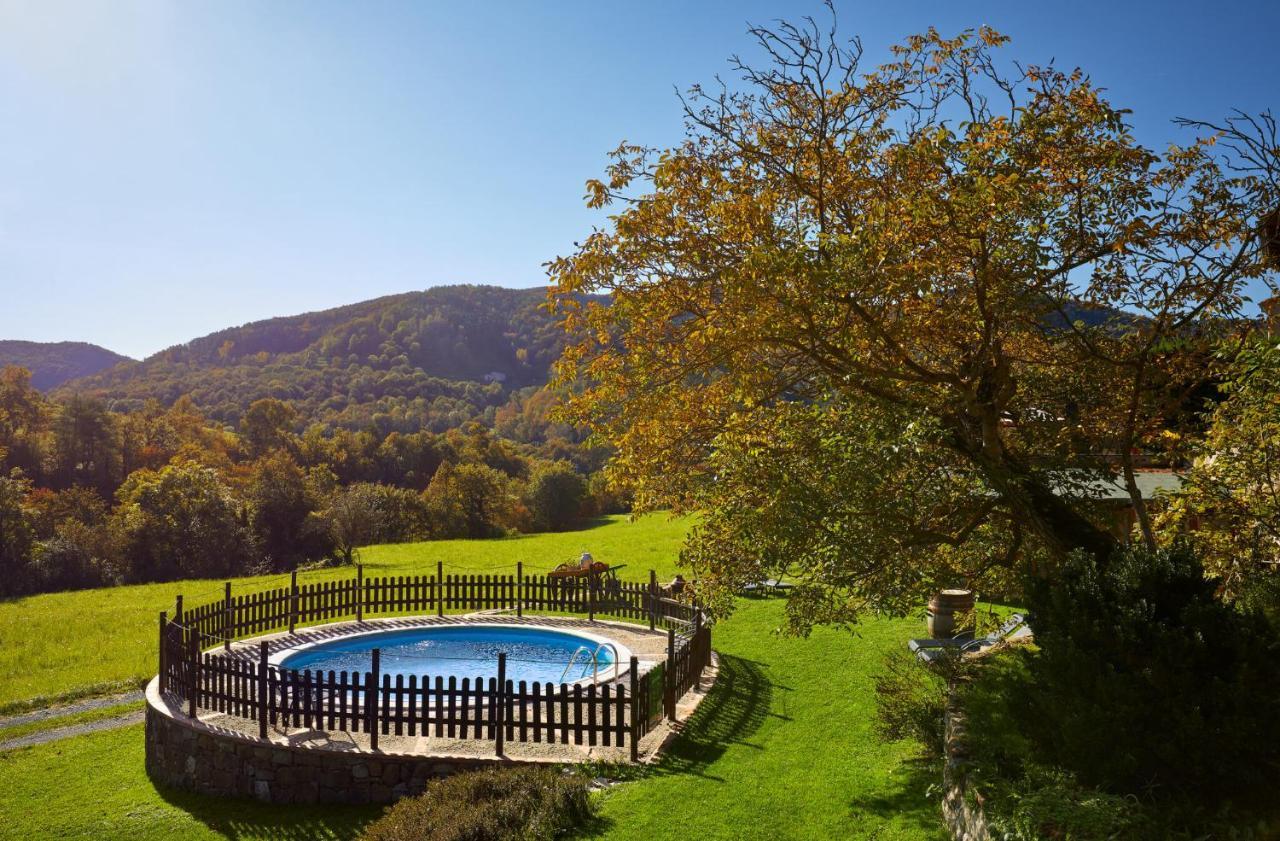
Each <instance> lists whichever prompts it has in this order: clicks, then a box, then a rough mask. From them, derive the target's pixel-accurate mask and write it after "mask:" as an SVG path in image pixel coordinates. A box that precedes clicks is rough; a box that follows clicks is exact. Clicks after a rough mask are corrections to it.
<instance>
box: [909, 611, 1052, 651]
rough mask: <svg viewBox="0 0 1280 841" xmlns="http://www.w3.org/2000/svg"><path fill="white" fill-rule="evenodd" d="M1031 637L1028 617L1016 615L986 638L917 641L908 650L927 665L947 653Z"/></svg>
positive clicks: (979, 648) (912, 642)
mask: <svg viewBox="0 0 1280 841" xmlns="http://www.w3.org/2000/svg"><path fill="white" fill-rule="evenodd" d="M1030 635H1031V629H1030V628H1029V627H1027V617H1026V616H1025V615H1023V614H1021V613H1014V614H1012V615H1010V616H1009V618H1008V619H1006V620H1004V622H1002V623H1001V624H1000V627H999V628H996V629H995V630H994V631H992V632H991V633H989V634H987V635H986V636H985V637H978V638H977V639H968V640H966V639H959V638H955V639H916V640H911V641H910V642H908V643H907V648H908V649H910V650H911V651H914V652H915V653H916V655H917V656H918V657H919V658H920V659H921V660H924V661H925V662H926V663H930V662H933V661H934V660H936V659H938V658H939V657H941V656H943V655H944V654H945V653H947V652H951V651H955V652H960V653H968V652H971V651H981V650H982V649H984V648H990V647H991V646H993V645H995V644H996V643H998V642H1001V641H1003V640H1008V639H1017V638H1021V637H1025V636H1030Z"/></svg>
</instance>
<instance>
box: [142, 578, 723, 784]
mask: <svg viewBox="0 0 1280 841" xmlns="http://www.w3.org/2000/svg"><path fill="white" fill-rule="evenodd" d="M474 610H513V611H515V612H516V613H517V615H519V616H523V614H524V612H525V611H526V610H529V611H531V612H534V613H571V614H587V615H588V616H590V617H592V618H594V617H595V616H597V615H599V616H615V617H622V618H626V619H631V620H636V621H640V622H646V621H647V623H648V625H649V628H650V629H658V628H662V629H664V630H666V631H667V658H666V660H665V662H663V663H660V664H659V665H658V666H657V667H655V668H652V669H650V670H648V671H647V672H645V673H644V674H640V670H639V663H638V660H637V658H635V657H632V658H631V663H630V664H629V665H630V671H629V673H628V674H627V675H626V676H625V678H624V680H622V681H619V682H613V683H601V684H587V685H583V684H581V683H574V684H566V683H559V684H555V683H541V682H526V681H512V680H509V679H507V678H506V657H505V655H501V654H500V655H499V658H498V673H497V675H496V676H493V675H491V676H487V677H486V676H484V675H478V676H476V677H475V678H474V679H472V678H469V677H463V678H461V679H460V680H459V679H458V678H457V677H456V676H449V677H447V678H445V677H443V676H441V675H435V676H431V675H408V676H406V675H403V674H397V675H395V676H394V678H393V677H392V675H389V674H382V673H381V669H380V653H379V651H378V650H376V649H375V650H374V652H373V663H372V669H371V670H370V671H366V672H363V673H362V672H355V671H352V672H342V671H339V672H335V671H320V670H317V671H312V670H310V669H306V670H302V671H297V670H293V669H283V668H279V667H277V666H275V665H272V664H270V663H269V662H268V646H267V643H266V642H262V643H260V644H259V646H258V650H257V651H256V652H249V651H246V650H244V649H243V648H237V649H234V650H233V649H232V648H231V642H232V640H234V639H236V638H239V637H244V636H255V635H260V634H266V633H272V632H276V631H280V630H285V629H287V630H288V631H289V632H290V633H292V632H294V631H295V630H296V628H297V627H298V626H299V625H305V624H311V623H316V622H326V621H335V620H341V619H350V618H356V619H359V620H362V619H364V618H367V617H374V616H393V615H412V614H430V613H435V614H436V615H438V616H443V615H444V614H445V613H447V612H455V611H474ZM210 643H215V644H220V646H221V649H222V650H219V649H218V645H215V646H214V648H213V649H212V650H206V648H207V647H208V646H209V644H210ZM255 655H256V656H255ZM710 661H711V631H710V628H709V627H708V626H707V624H706V619H705V616H704V614H703V612H702V610H701V609H700V608H699V607H698V606H697V605H695V604H692V603H689V602H685V601H680V600H677V599H671V598H667V597H664V596H663V595H662V594H661V591H660V590H659V588H658V586H657V580H656V577H655V576H654V575H653V574H652V573H650V577H649V581H648V582H646V583H633V582H622V581H614V580H604V579H602V578H600V577H598V576H593V577H591V578H582V579H563V578H552V577H549V576H545V575H524V574H523V569H518V571H517V574H516V575H514V576H501V575H445V574H444V570H443V566H442V565H439V566H437V574H436V575H434V576H421V575H420V576H390V577H381V578H366V577H365V576H364V575H363V570H362V569H359V568H358V569H357V575H356V577H355V578H353V579H350V580H345V581H324V582H317V583H312V584H304V585H301V586H299V584H298V581H297V575H296V574H295V575H293V576H292V580H291V582H290V586H289V587H288V588H277V589H273V590H265V591H261V592H257V593H252V594H247V595H239V596H237V595H235V594H234V593H233V592H232V585H231V583H230V582H227V584H226V585H225V591H224V596H223V598H222V600H220V601H217V602H212V603H210V604H205V605H200V606H197V607H184V605H183V602H182V597H181V596H179V597H178V600H177V604H176V606H175V613H174V617H173V618H170V617H169V616H168V614H167V613H161V615H160V669H159V675H160V688H161V691H162V692H165V693H167V694H169V695H170V696H171V697H174V698H175V699H177V700H178V701H180V702H181V703H184V704H185V705H186V707H187V712H188V714H189V715H191V716H193V717H194V716H196V715H197V714H198V713H199V711H200V710H205V711H214V712H219V713H225V714H228V715H232V716H236V717H239V718H243V719H248V720H251V721H256V722H257V723H258V731H259V736H260V737H262V738H266V736H267V732H268V728H269V727H286V728H300V727H301V728H310V729H315V730H324V731H334V732H349V733H364V734H367V735H368V737H369V740H370V743H371V746H372V747H373V748H374V749H376V748H377V746H378V737H379V736H386V735H394V736H419V735H422V736H435V737H437V738H450V739H455V738H456V739H483V740H488V741H490V742H493V743H494V745H495V749H496V751H497V752H498V753H499V754H500V753H501V752H502V749H503V745H504V744H505V743H506V742H534V743H540V742H541V743H547V744H553V743H557V742H558V743H559V744H570V743H572V744H575V745H583V744H585V745H588V746H596V745H601V746H606V747H609V746H614V747H626V746H630V748H631V756H632V758H633V759H635V758H637V756H638V746H639V742H640V740H641V739H642V738H643V737H644V736H645V734H647V733H648V732H650V730H652V729H653V727H655V726H656V725H657V724H658V723H659V722H660V721H661V720H662V719H663V718H664V717H665V718H672V719H673V718H674V717H675V706H676V701H677V699H679V698H680V697H681V696H682V695H683V694H684V693H685V692H687V691H688V690H689V689H690V688H692V687H693V686H694V685H695V684H696V683H697V681H698V679H699V677H700V676H701V675H702V671H703V669H705V668H706V666H707V665H708V664H709V663H710ZM618 665H619V667H621V665H622V664H618Z"/></svg>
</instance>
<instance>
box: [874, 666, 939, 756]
mask: <svg viewBox="0 0 1280 841" xmlns="http://www.w3.org/2000/svg"><path fill="white" fill-rule="evenodd" d="M950 659H951V658H947V660H944V663H946V664H947V665H945V666H944V667H943V668H941V669H939V668H930V667H928V666H926V665H924V663H922V662H921V661H920V659H919V658H918V657H916V656H915V654H912V653H911V652H908V651H891V652H890V653H889V654H888V655H887V656H886V657H885V659H884V671H882V672H881V673H880V674H878V675H876V733H877V735H879V736H880V738H881V739H882V740H884V741H886V742H892V741H897V740H898V739H915V740H916V741H917V742H919V743H920V744H921V745H922V746H923V747H924V752H925V754H926V755H928V756H942V751H943V714H944V713H945V712H946V706H947V677H946V673H947V671H948V670H949V668H953V667H954V666H952V664H951V663H949V662H948V661H949V660H950ZM958 663H959V658H955V666H958Z"/></svg>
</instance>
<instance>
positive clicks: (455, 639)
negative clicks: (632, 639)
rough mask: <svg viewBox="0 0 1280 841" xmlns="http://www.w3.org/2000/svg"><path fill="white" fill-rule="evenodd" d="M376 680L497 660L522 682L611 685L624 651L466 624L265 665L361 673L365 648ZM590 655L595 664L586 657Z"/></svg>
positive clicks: (348, 643)
mask: <svg viewBox="0 0 1280 841" xmlns="http://www.w3.org/2000/svg"><path fill="white" fill-rule="evenodd" d="M375 648H376V649H378V650H379V658H380V659H379V667H380V671H381V673H382V674H386V675H391V676H392V679H393V680H394V679H395V675H398V674H400V675H404V676H406V677H408V676H409V675H417V676H418V677H419V678H421V677H422V676H424V675H425V676H427V677H428V678H431V679H434V678H435V677H437V676H439V677H443V678H444V679H446V680H448V679H449V678H450V677H456V678H458V679H461V678H464V677H467V678H477V677H485V678H488V677H493V676H495V675H496V674H497V673H498V654H499V652H503V653H505V654H506V655H507V678H508V679H509V680H512V681H517V682H518V681H522V680H523V681H527V682H529V683H533V682H535V681H536V682H539V683H548V682H550V683H561V682H566V683H573V682H577V681H580V680H587V679H591V678H593V677H599V678H600V679H613V678H616V677H617V676H618V673H619V671H620V665H621V664H625V662H626V661H627V659H628V658H629V657H630V652H629V651H627V650H626V649H625V648H624V647H623V646H620V645H618V644H617V643H615V642H613V641H611V640H607V639H605V638H603V637H599V636H596V635H594V634H580V633H575V632H571V631H557V630H550V629H548V628H537V627H529V626H526V625H500V624H480V623H472V624H466V625H449V626H443V627H441V626H434V627H432V626H428V627H420V628H408V629H404V628H402V629H396V630H390V631H372V632H365V633H359V634H353V635H351V636H345V637H342V638H340V639H335V640H327V641H324V642H319V643H315V644H313V645H308V646H304V647H300V648H293V649H286V650H285V651H282V652H280V653H279V654H277V655H276V656H275V657H273V658H271V659H272V662H273V663H275V664H276V665H278V666H280V667H281V668H285V669H295V670H297V671H302V670H304V669H310V670H312V671H317V670H321V671H325V672H328V671H334V672H343V671H346V672H352V671H358V672H361V673H363V672H366V671H368V670H369V669H371V668H372V662H373V649H375ZM593 654H594V656H595V663H594V664H593V662H592V656H593Z"/></svg>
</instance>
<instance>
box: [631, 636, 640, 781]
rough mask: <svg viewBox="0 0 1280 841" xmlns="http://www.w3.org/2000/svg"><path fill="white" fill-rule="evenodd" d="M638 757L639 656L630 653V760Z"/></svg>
mask: <svg viewBox="0 0 1280 841" xmlns="http://www.w3.org/2000/svg"><path fill="white" fill-rule="evenodd" d="M639 759H640V658H639V657H636V656H635V655H634V654H632V655H631V761H632V762H635V761H637V760H639Z"/></svg>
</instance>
